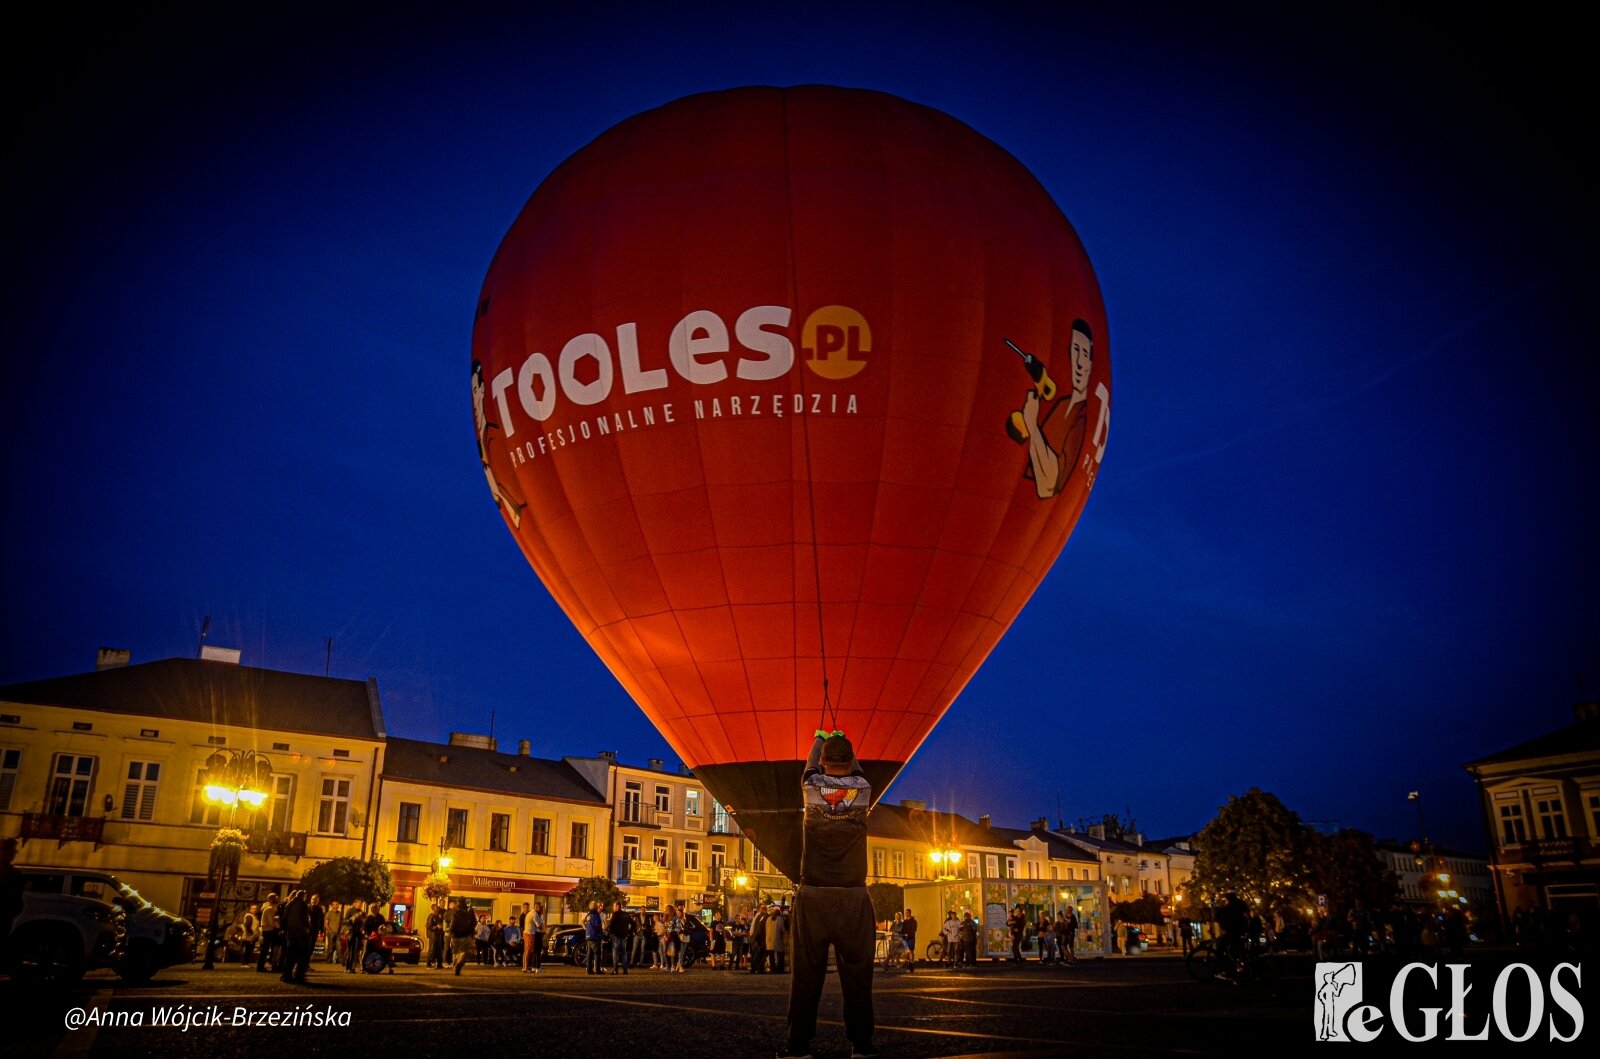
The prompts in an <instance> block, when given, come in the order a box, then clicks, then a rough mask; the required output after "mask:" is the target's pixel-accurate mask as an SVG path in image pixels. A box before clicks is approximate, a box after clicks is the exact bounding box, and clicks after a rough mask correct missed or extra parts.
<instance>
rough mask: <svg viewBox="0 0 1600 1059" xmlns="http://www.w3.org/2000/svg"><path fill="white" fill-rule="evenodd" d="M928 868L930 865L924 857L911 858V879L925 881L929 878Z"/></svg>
mask: <svg viewBox="0 0 1600 1059" xmlns="http://www.w3.org/2000/svg"><path fill="white" fill-rule="evenodd" d="M927 867H928V863H927V861H926V860H925V859H924V858H922V857H912V858H911V877H912V878H913V879H925V878H927V871H926V869H927Z"/></svg>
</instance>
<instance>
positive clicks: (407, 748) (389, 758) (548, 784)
mask: <svg viewBox="0 0 1600 1059" xmlns="http://www.w3.org/2000/svg"><path fill="white" fill-rule="evenodd" d="M383 777H384V779H386V780H409V781H411V782H413V783H428V784H433V785H436V786H440V787H463V788H470V789H472V790H480V791H498V792H501V793H504V794H512V795H518V796H521V797H524V798H560V799H562V800H564V801H575V802H592V803H596V804H601V805H603V804H605V801H606V799H605V796H604V795H602V794H601V793H600V792H599V791H597V790H595V789H594V788H593V787H591V786H589V784H588V783H586V782H585V781H584V779H583V777H582V776H581V775H580V774H579V773H578V770H577V769H575V768H573V767H572V766H571V765H569V764H567V763H566V762H565V761H550V760H547V759H545V758H540V757H526V756H524V755H522V754H502V753H500V752H499V751H496V750H484V749H481V748H479V747H475V746H456V745H453V744H450V743H425V742H422V741H420V740H417V739H396V738H393V737H391V738H390V739H389V742H388V746H387V748H386V750H385V751H384V757H383Z"/></svg>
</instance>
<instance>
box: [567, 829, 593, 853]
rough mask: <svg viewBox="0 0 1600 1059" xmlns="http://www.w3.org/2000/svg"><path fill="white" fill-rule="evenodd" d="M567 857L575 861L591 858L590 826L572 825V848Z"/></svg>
mask: <svg viewBox="0 0 1600 1059" xmlns="http://www.w3.org/2000/svg"><path fill="white" fill-rule="evenodd" d="M567 856H569V857H572V858H573V859H575V860H587V859H588V858H589V825H588V824H573V825H572V846H571V848H570V850H569V852H568V853H567Z"/></svg>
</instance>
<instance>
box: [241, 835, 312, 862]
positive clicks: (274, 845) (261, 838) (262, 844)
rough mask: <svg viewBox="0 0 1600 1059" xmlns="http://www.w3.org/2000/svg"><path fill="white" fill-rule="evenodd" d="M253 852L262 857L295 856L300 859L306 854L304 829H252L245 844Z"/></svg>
mask: <svg viewBox="0 0 1600 1059" xmlns="http://www.w3.org/2000/svg"><path fill="white" fill-rule="evenodd" d="M245 848H246V849H247V850H249V851H250V852H251V853H254V854H257V855H258V856H262V857H272V856H279V857H293V858H294V859H295V860H299V859H300V858H301V857H303V856H305V855H306V833H305V832H304V831H252V832H250V837H249V839H248V841H247V842H246V844H245Z"/></svg>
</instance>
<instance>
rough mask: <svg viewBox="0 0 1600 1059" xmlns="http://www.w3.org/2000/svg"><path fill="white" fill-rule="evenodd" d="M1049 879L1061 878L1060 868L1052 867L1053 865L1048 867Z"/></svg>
mask: <svg viewBox="0 0 1600 1059" xmlns="http://www.w3.org/2000/svg"><path fill="white" fill-rule="evenodd" d="M1068 870H1069V871H1070V870H1071V869H1070V868H1069V869H1068ZM1050 878H1052V879H1059V878H1061V868H1060V867H1058V866H1057V865H1054V864H1052V865H1050Z"/></svg>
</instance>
